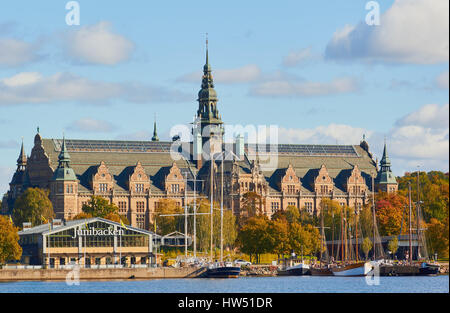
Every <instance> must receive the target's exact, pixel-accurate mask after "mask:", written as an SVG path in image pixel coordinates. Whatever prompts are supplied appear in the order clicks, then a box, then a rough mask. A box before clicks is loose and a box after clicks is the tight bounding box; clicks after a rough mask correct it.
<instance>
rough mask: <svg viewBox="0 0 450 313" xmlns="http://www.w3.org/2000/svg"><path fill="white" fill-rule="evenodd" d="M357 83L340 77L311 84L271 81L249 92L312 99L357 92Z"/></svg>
mask: <svg viewBox="0 0 450 313" xmlns="http://www.w3.org/2000/svg"><path fill="white" fill-rule="evenodd" d="M359 89H360V87H359V84H358V82H357V81H356V80H355V79H353V78H348V77H342V78H336V79H333V80H332V81H331V82H311V81H306V80H301V81H296V80H286V79H280V80H273V81H266V82H263V83H260V84H257V85H256V86H254V87H253V88H252V89H251V90H250V94H252V95H255V96H275V97H276V96H281V97H283V96H300V97H313V96H325V95H331V94H340V93H349V92H354V91H357V90H359Z"/></svg>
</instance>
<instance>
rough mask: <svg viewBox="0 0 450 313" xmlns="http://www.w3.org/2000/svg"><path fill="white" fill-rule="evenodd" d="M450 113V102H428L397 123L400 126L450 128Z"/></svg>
mask: <svg viewBox="0 0 450 313" xmlns="http://www.w3.org/2000/svg"><path fill="white" fill-rule="evenodd" d="M448 114H449V107H448V103H447V104H445V105H442V106H439V105H438V104H426V105H424V106H423V107H421V108H420V109H419V110H417V111H415V112H412V113H410V114H408V115H406V116H404V117H402V118H401V119H399V120H398V121H397V122H396V124H397V125H398V126H420V127H426V128H432V129H433V128H448V126H449V118H448Z"/></svg>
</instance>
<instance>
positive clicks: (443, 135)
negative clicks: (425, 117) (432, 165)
mask: <svg viewBox="0 0 450 313" xmlns="http://www.w3.org/2000/svg"><path fill="white" fill-rule="evenodd" d="M448 136H449V131H448V128H447V129H431V128H425V127H422V126H402V127H399V128H394V129H393V130H392V132H391V133H390V137H391V148H390V150H391V151H392V154H393V155H395V156H397V157H402V158H409V159H411V158H422V159H424V158H425V159H435V160H447V161H448V153H449V140H448V139H449V137H448Z"/></svg>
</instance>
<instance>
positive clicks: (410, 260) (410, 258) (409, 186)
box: [408, 182, 412, 265]
mask: <svg viewBox="0 0 450 313" xmlns="http://www.w3.org/2000/svg"><path fill="white" fill-rule="evenodd" d="M408 195H409V197H408V198H409V264H410V265H411V264H412V242H411V237H412V228H411V227H412V221H411V215H412V214H411V210H412V208H411V183H410V182H408Z"/></svg>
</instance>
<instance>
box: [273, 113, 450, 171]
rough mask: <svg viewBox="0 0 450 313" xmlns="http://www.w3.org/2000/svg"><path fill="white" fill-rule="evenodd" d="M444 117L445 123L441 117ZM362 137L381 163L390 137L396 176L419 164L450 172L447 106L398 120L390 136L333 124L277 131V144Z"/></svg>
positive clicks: (352, 140)
mask: <svg viewBox="0 0 450 313" xmlns="http://www.w3.org/2000/svg"><path fill="white" fill-rule="evenodd" d="M444 114H445V116H444V119H446V121H445V120H442V119H441V117H440V116H439V115H444ZM363 135H365V136H366V140H367V141H368V143H369V145H370V151H371V152H372V153H374V155H375V156H376V157H377V158H378V160H380V159H381V155H382V151H383V145H384V138H385V135H387V136H386V139H387V146H388V154H389V156H390V158H391V160H392V170H393V171H394V173H395V174H396V175H400V174H403V173H404V172H406V171H414V170H416V169H417V165H420V166H421V170H426V171H430V170H440V171H445V172H446V171H448V169H449V126H448V105H443V106H437V105H424V106H423V107H421V108H420V109H418V110H416V111H415V112H412V113H410V114H407V115H406V116H404V117H402V118H400V119H398V121H397V122H396V123H395V125H393V126H392V128H391V129H390V130H389V131H388V132H387V133H379V132H375V131H373V130H368V129H364V128H358V127H353V126H350V125H344V124H333V123H332V124H329V125H321V126H317V127H315V128H305V129H298V128H282V127H280V128H279V129H278V138H279V139H278V141H279V142H280V143H287V144H299V143H303V144H336V143H337V144H345V145H357V144H359V143H360V141H361V139H362V138H363Z"/></svg>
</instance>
